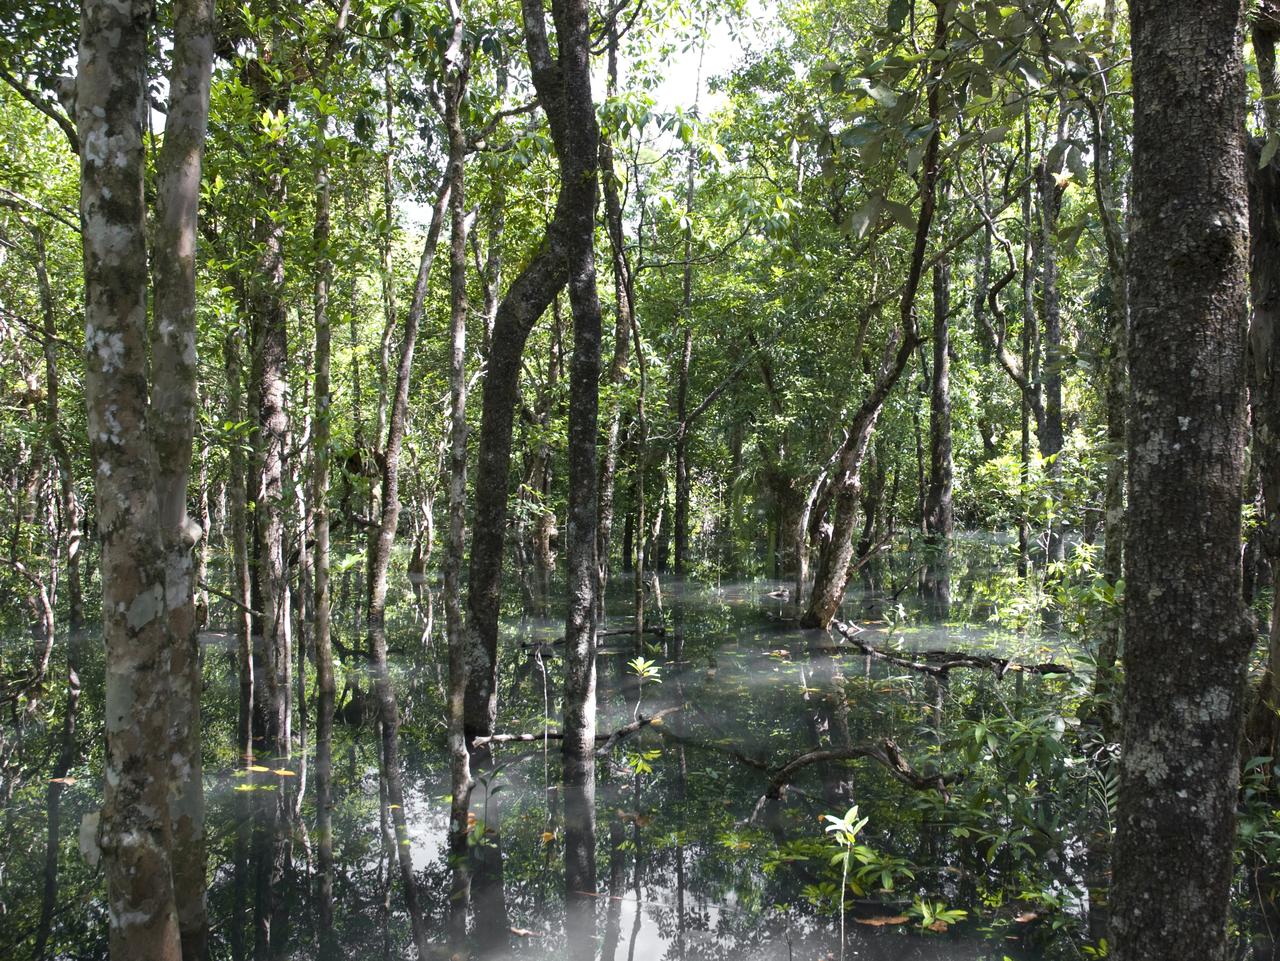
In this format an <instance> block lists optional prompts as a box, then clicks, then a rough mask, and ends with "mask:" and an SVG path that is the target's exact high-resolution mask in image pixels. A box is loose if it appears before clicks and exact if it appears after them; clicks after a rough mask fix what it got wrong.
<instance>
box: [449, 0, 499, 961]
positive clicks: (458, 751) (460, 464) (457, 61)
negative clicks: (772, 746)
mask: <svg viewBox="0 0 1280 961" xmlns="http://www.w3.org/2000/svg"><path fill="white" fill-rule="evenodd" d="M452 10H453V18H454V21H453V22H454V32H453V40H452V43H451V44H450V47H449V49H448V51H446V54H445V69H446V71H448V74H449V87H448V90H447V91H446V97H447V98H448V99H447V100H446V109H445V124H446V126H447V128H448V132H449V169H448V173H447V176H448V178H449V190H450V194H449V214H450V225H451V229H450V244H449V304H450V317H449V401H450V408H449V411H450V412H449V418H450V420H449V534H448V542H447V545H446V548H445V561H444V597H445V616H446V622H447V631H448V638H449V716H448V724H449V755H450V776H451V783H452V801H451V802H450V806H449V857H450V860H451V862H452V867H453V882H452V888H451V891H450V899H449V900H450V904H449V941H450V944H451V946H452V947H453V948H454V949H455V950H458V951H463V950H465V941H466V936H467V909H468V907H469V904H470V885H471V882H470V873H471V872H470V863H469V862H470V859H471V854H470V851H469V850H468V848H469V838H468V828H469V825H468V823H467V815H468V814H469V812H470V804H471V784H472V781H471V756H470V752H469V751H468V746H467V739H466V735H465V731H464V725H463V722H464V719H465V718H464V714H465V707H466V690H467V657H466V653H467V652H466V639H465V637H464V634H463V629H464V627H465V625H464V623H463V618H462V562H463V554H464V552H465V550H466V509H467V209H466V197H465V192H464V191H465V179H464V178H465V173H466V150H467V142H466V136H465V134H464V132H463V128H462V118H461V115H460V111H461V109H462V99H463V96H464V94H465V92H466V87H467V75H468V71H469V69H470V61H469V57H468V56H467V53H466V50H465V48H464V46H463V42H464V39H463V19H462V13H461V9H460V7H459V5H458V4H456V3H455V4H453V5H452ZM495 920H496V919H495Z"/></svg>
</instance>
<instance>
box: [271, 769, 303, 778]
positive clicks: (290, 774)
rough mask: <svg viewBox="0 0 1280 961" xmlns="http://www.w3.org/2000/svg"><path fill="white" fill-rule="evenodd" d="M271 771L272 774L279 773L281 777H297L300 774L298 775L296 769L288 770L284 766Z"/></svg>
mask: <svg viewBox="0 0 1280 961" xmlns="http://www.w3.org/2000/svg"><path fill="white" fill-rule="evenodd" d="M271 773H272V774H279V775H280V776H281V777H297V776H298V775H297V773H295V772H294V771H287V770H285V769H284V768H282V767H278V768H276V769H275V770H274V771H272V772H271Z"/></svg>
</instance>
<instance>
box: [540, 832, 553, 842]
mask: <svg viewBox="0 0 1280 961" xmlns="http://www.w3.org/2000/svg"><path fill="white" fill-rule="evenodd" d="M555 839H556V835H555V832H554V831H543V832H542V843H543V844H550V843H551V842H552V841H554V840H555Z"/></svg>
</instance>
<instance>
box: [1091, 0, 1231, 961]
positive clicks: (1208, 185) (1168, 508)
mask: <svg viewBox="0 0 1280 961" xmlns="http://www.w3.org/2000/svg"><path fill="white" fill-rule="evenodd" d="M1241 8H1242V4H1241V2H1240V0H1217V2H1212V3H1205V2H1197V0H1172V2H1155V0H1133V2H1132V3H1131V5H1130V17H1131V26H1132V37H1133V97H1134V149H1133V183H1134V204H1133V214H1134V216H1133V234H1132V237H1131V240H1130V303H1131V306H1132V317H1131V322H1132V327H1131V332H1130V337H1129V370H1130V379H1131V386H1130V394H1129V415H1130V416H1129V452H1130V456H1129V505H1130V506H1129V524H1128V528H1129V529H1128V535H1127V538H1126V540H1125V575H1126V576H1125V583H1126V610H1125V624H1124V632H1125V633H1124V637H1125V664H1126V668H1127V671H1126V679H1125V705H1124V734H1123V742H1122V743H1123V753H1122V756H1121V774H1120V799H1119V808H1118V812H1117V833H1116V839H1115V847H1114V872H1113V876H1114V884H1113V891H1112V931H1113V935H1114V938H1113V941H1114V949H1113V952H1114V956H1115V957H1116V958H1117V959H1119V961H1147V959H1150V961H1157V959H1159V961H1166V959H1168V958H1197V959H1203V961H1223V959H1225V958H1227V957H1228V956H1229V952H1228V942H1227V920H1228V909H1229V902H1230V893H1231V879H1232V875H1233V872H1234V838H1235V809H1236V803H1237V788H1238V783H1239V741H1240V735H1241V722H1242V717H1243V710H1244V682H1245V668H1246V663H1247V659H1248V655H1249V649H1250V647H1251V644H1252V640H1253V627H1252V625H1251V624H1250V620H1249V617H1248V614H1247V611H1246V610H1245V608H1244V604H1243V600H1242V598H1241V570H1240V503H1241V490H1242V485H1243V479H1244V449H1245V443H1246V417H1245V415H1246V411H1245V365H1244V358H1245V347H1246V337H1245V326H1246V312H1247V302H1246V295H1247V287H1246V286H1245V284H1246V275H1247V266H1248V265H1247V254H1248V251H1247V245H1248V229H1249V225H1248V210H1247V197H1246V189H1245V182H1244V164H1245V144H1244V138H1245V122H1244V94H1245V86H1244V67H1243V63H1242V54H1241V49H1242V44H1241V22H1242V9H1241Z"/></svg>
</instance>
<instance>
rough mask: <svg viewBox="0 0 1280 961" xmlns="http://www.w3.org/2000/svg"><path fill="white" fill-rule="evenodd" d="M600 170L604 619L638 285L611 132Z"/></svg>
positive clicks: (613, 53) (600, 603) (612, 54)
mask: <svg viewBox="0 0 1280 961" xmlns="http://www.w3.org/2000/svg"><path fill="white" fill-rule="evenodd" d="M608 34H609V68H608V71H609V72H608V75H609V90H608V95H609V96H612V95H613V93H614V91H615V90H616V88H617V82H618V27H617V23H616V21H610V23H609V26H608ZM600 170H601V179H602V181H603V185H604V206H605V223H606V226H607V228H608V234H609V247H610V250H611V251H612V254H613V289H614V302H615V308H614V309H615V319H614V326H613V360H612V362H611V363H610V364H609V389H610V393H609V412H608V429H607V433H606V434H605V445H604V453H603V455H602V456H601V458H600V526H599V537H600V542H599V544H598V545H597V547H596V554H597V557H598V559H599V585H598V588H597V595H596V604H597V610H596V616H597V619H598V620H601V621H602V620H603V618H604V592H605V587H606V585H607V583H608V580H609V554H610V550H609V547H610V535H611V534H612V532H613V514H614V510H613V502H614V488H615V482H616V479H617V472H618V437H619V433H620V428H621V423H622V397H621V391H622V387H623V384H624V383H625V382H626V378H627V367H628V365H629V363H630V357H631V351H630V347H631V314H632V312H633V309H632V298H633V295H634V287H633V285H632V278H631V264H630V262H629V260H628V257H627V247H626V235H625V233H624V227H623V220H622V198H621V197H620V196H619V192H618V181H617V179H616V174H615V172H614V154H613V145H612V144H611V143H610V142H609V140H608V138H607V137H603V136H602V137H601V138H600Z"/></svg>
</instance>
